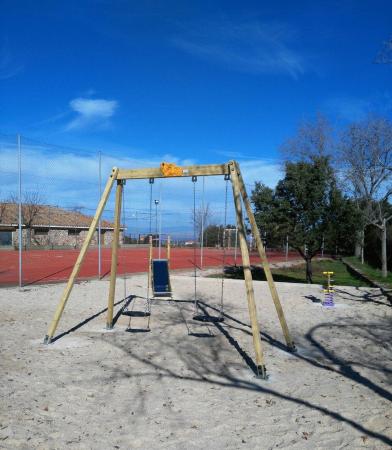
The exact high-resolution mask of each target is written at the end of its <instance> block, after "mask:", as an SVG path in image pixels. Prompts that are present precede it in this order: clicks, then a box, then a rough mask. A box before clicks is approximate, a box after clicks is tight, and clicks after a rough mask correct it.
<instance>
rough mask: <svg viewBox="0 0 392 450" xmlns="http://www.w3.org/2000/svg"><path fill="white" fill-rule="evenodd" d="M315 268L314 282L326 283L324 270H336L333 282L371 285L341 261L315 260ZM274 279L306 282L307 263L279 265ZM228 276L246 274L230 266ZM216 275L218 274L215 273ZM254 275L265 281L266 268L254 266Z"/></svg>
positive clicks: (313, 263) (239, 268) (274, 270)
mask: <svg viewBox="0 0 392 450" xmlns="http://www.w3.org/2000/svg"><path fill="white" fill-rule="evenodd" d="M312 268H313V283H314V284H323V283H325V279H326V278H325V276H324V275H323V272H327V271H328V272H334V275H333V280H334V282H333V284H335V285H337V286H355V287H362V286H366V287H367V286H369V284H368V283H367V282H366V281H364V280H362V279H361V278H360V277H357V276H355V274H352V273H350V272H349V271H348V269H347V266H346V265H345V264H343V263H342V262H341V261H335V260H320V261H319V260H314V261H313V262H312ZM271 270H272V275H273V277H274V280H275V281H277V282H279V281H280V282H289V283H306V274H305V263H301V264H296V265H295V266H291V267H279V268H276V269H271ZM225 272H226V273H225V276H226V278H232V279H243V278H244V274H243V270H242V267H230V268H227V269H226V271H225ZM214 276H216V275H214ZM252 276H253V279H254V280H261V281H265V280H266V278H265V274H264V270H263V269H262V268H261V267H252Z"/></svg>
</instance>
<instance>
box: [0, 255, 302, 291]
mask: <svg viewBox="0 0 392 450" xmlns="http://www.w3.org/2000/svg"><path fill="white" fill-rule="evenodd" d="M78 254H79V250H27V251H23V252H22V255H23V256H22V267H23V285H25V286H26V285H31V284H44V283H51V282H59V281H66V280H67V279H68V277H69V275H70V273H71V270H72V267H73V265H74V263H75V261H76V258H77V256H78ZM196 255H197V256H196V264H197V265H199V264H200V250H199V249H197V253H196ZM267 255H268V260H269V261H270V262H279V261H285V259H286V257H285V255H284V254H283V253H279V252H267ZM154 257H158V249H154ZM161 257H162V258H164V257H165V249H163V248H162V254H161ZM18 258H19V257H18V252H17V251H15V250H2V251H0V285H3V286H12V285H17V284H18V280H19V275H18V273H19V272H18ZM297 258H298V255H297V254H296V253H294V252H293V253H290V254H289V259H291V260H292V259H297ZM110 261H111V249H110V248H105V249H102V251H101V267H102V276H103V277H105V276H107V275H108V274H109V273H110ZM222 261H223V250H222V249H213V248H205V249H204V253H203V266H204V268H207V267H218V266H222ZM251 262H252V264H257V263H260V258H259V257H258V255H257V254H256V253H252V254H251ZM237 264H241V253H240V251H238V253H237ZM226 265H234V251H233V249H230V250H227V251H226ZM170 267H171V269H172V270H173V269H193V267H194V250H193V248H172V250H171V260H170ZM147 269H148V248H144V247H143V248H121V249H119V257H118V274H119V275H122V274H124V273H127V274H132V273H137V272H146V271H147ZM97 277H98V249H91V250H89V251H88V253H87V255H86V258H85V260H84V262H83V265H82V268H81V271H80V273H79V277H78V279H89V278H97Z"/></svg>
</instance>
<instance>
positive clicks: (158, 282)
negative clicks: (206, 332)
mask: <svg viewBox="0 0 392 450" xmlns="http://www.w3.org/2000/svg"><path fill="white" fill-rule="evenodd" d="M219 175H220V176H222V175H223V176H224V179H225V180H226V198H225V224H226V220H227V190H228V187H227V186H228V181H231V184H232V191H233V199H234V206H235V213H236V220H237V229H238V237H239V244H240V250H241V255H242V266H243V272H244V280H245V287H246V297H247V303H248V311H249V318H250V323H251V329H252V336H253V347H254V350H255V360H256V367H257V375H258V376H259V377H260V378H263V379H265V378H267V375H266V369H265V363H264V354H263V349H262V344H261V336H260V328H259V323H258V320H257V310H256V304H255V296H254V289H253V280H252V272H251V266H250V257H249V250H248V246H247V241H246V230H245V225H244V217H243V212H242V204H243V205H244V207H245V210H246V215H247V216H248V219H249V223H250V226H251V232H252V235H253V238H254V240H255V242H256V247H257V250H258V253H259V256H260V259H261V263H262V266H263V269H264V272H265V275H266V278H267V282H268V287H269V290H270V292H271V297H272V300H273V302H274V305H275V309H276V311H277V315H278V318H279V322H280V325H281V328H282V331H283V335H284V338H285V341H286V345H287V348H288V349H289V350H290V351H295V350H296V348H295V344H294V342H293V340H292V338H291V335H290V332H289V329H288V326H287V322H286V318H285V315H284V312H283V309H282V305H281V303H280V300H279V296H278V293H277V290H276V287H275V283H274V280H273V278H272V274H271V270H270V267H269V264H268V260H267V256H266V253H265V249H264V246H263V242H262V240H261V237H260V232H259V229H258V227H257V224H256V221H255V218H254V215H253V211H252V207H251V203H250V200H249V197H248V194H247V192H246V188H245V184H244V181H243V178H242V175H241V171H240V167H239V164H238V163H237V162H236V161H229V162H228V163H224V164H213V165H194V166H182V167H180V166H177V165H175V164H172V163H165V162H163V163H161V165H160V167H158V168H146V169H120V168H117V167H114V168H113V169H112V171H111V173H110V175H109V178H108V181H107V183H106V186H105V189H104V191H103V193H102V197H101V199H100V201H99V203H98V206H97V210H96V212H95V215H94V218H93V220H92V222H91V225H90V228H89V231H88V233H87V236H86V239H85V241H84V243H83V245H82V248H81V250H80V253H79V256H78V258H77V260H76V262H75V265H74V267H73V270H72V272H71V275H70V277H69V279H68V282H67V285H66V287H65V289H64V292H63V294H62V297H61V299H60V302H59V304H58V306H57V309H56V311H55V314H54V317H53V320H52V322H51V324H50V326H49V329H48V332H47V335H46V336H45V338H44V343H45V344H49V343H51V342H52V339H53V336H54V333H55V332H56V329H57V326H58V323H59V321H60V318H61V316H62V313H63V311H64V308H65V305H66V303H67V301H68V299H69V296H70V294H71V291H72V288H73V286H74V284H75V280H76V277H77V276H78V274H79V271H80V268H81V265H82V263H83V260H84V258H85V256H86V253H87V250H88V247H89V245H90V242H91V240H92V238H93V235H94V233H95V231H96V229H97V225H98V221H99V220H100V217H101V215H102V213H103V210H104V208H105V205H106V202H107V200H108V198H109V194H110V192H111V189H112V187H113V184H114V182H115V181H116V183H117V188H116V196H115V211H114V235H113V241H112V257H111V271H110V285H109V296H108V308H107V319H106V328H107V329H112V328H113V309H114V297H115V289H116V278H117V260H118V247H119V235H120V217H121V204H122V201H123V198H124V197H123V190H124V185H125V182H126V180H135V179H148V180H149V183H150V197H151V196H152V185H153V183H154V179H155V178H168V177H191V178H192V182H193V206H194V212H195V205H196V194H195V183H196V181H197V177H198V176H203V177H204V176H219ZM151 198H152V197H151ZM150 200H151V199H150ZM150 209H151V202H150ZM150 221H151V215H150ZM194 222H195V221H194ZM194 227H195V223H194ZM225 227H226V225H225ZM150 231H151V224H150ZM194 232H195V228H194ZM149 244H150V245H149V271H148V283H147V303H146V309H145V311H144V312H138V311H135V312H134V313H135V314H134V316H135V315H139V316H141V315H143V316H145V317H148V318H149V316H150V314H151V310H150V289H152V294H153V297H155V296H157V297H159V296H163V297H169V298H171V297H172V291H171V285H170V277H169V262H170V238H168V245H167V258H166V259H153V257H152V255H153V245H152V244H153V239H152V235H151V233H150V238H149ZM225 247H226V246H225V245H224V246H223V264H224V263H225ZM194 252H195V253H194V257H195V260H194V270H195V274H194V275H195V276H194V279H195V283H194V305H195V310H194V316H193V319H194V320H199V321H202V322H204V321H211V322H218V321H222V320H223V317H224V315H223V289H224V288H223V283H224V276H222V288H221V304H220V309H219V316H216V317H214V316H209V315H205V314H204V315H203V314H199V311H198V309H199V308H198V299H197V276H196V246H194ZM125 301H126V299H125ZM126 315H129V316H130V318H131V316H132V312H129V313H127V312H126ZM148 321H149V319H148ZM147 331H148V330H147Z"/></svg>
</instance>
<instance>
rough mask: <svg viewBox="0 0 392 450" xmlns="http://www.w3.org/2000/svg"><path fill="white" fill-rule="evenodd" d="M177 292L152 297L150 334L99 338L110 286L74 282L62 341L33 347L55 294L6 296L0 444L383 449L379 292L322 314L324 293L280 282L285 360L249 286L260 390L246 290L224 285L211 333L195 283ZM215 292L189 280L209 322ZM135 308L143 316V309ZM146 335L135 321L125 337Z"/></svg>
mask: <svg viewBox="0 0 392 450" xmlns="http://www.w3.org/2000/svg"><path fill="white" fill-rule="evenodd" d="M117 283H118V284H117V293H116V299H117V301H121V300H122V299H123V298H124V286H123V285H124V282H123V280H121V279H119V280H118V282H117ZM172 284H173V288H174V292H175V299H177V300H182V301H176V302H174V301H173V302H168V301H165V300H156V301H153V304H152V315H151V324H150V326H151V331H150V332H126V331H125V329H126V328H127V326H128V322H129V318H128V317H126V316H120V317H119V319H118V321H117V323H116V325H115V328H114V330H113V331H106V330H105V320H106V317H105V312H104V311H103V310H104V309H105V306H106V298H107V292H108V282H107V281H89V282H82V283H80V284H78V285H76V286H75V288H74V290H73V293H72V295H71V298H70V300H69V303H68V305H67V308H66V310H65V313H64V316H63V318H62V320H61V322H60V326H59V330H58V332H59V333H62V332H66V331H69V332H68V333H67V334H65V335H63V336H61V337H60V338H59V339H57V340H56V342H54V343H53V344H51V345H49V346H45V345H43V344H42V339H43V337H44V335H45V334H46V330H47V326H48V324H49V322H50V320H51V317H52V315H53V312H54V309H55V307H56V305H57V302H58V300H59V297H60V294H61V292H62V290H63V289H64V284H57V285H47V286H34V287H30V288H28V289H26V290H25V291H23V292H19V291H18V289H17V288H6V289H1V290H0V305H1V318H2V325H1V328H0V343H1V363H0V371H1V372H0V373H1V405H0V448H7V449H14V448H17V449H64V448H68V449H130V448H140V449H147V448H149V449H156V448H165V449H224V448H227V449H242V448H257V449H275V448H290V449H340V448H350V449H361V448H366V449H388V448H391V447H392V408H391V405H392V403H391V399H392V394H391V389H390V388H391V372H392V364H391V342H392V339H391V337H392V326H391V317H392V315H391V307H390V305H389V304H388V302H387V300H385V299H384V297H383V296H382V295H381V294H380V292H379V291H378V290H377V289H372V288H347V287H345V288H338V293H337V296H336V307H335V308H334V309H325V308H323V307H322V306H321V305H320V303H319V300H321V299H322V295H323V294H322V292H321V288H320V286H316V285H312V286H308V285H302V284H298V285H295V284H286V283H279V284H277V287H278V291H279V294H280V296H281V300H282V304H283V307H284V310H285V313H286V316H287V321H288V324H289V327H290V330H291V333H292V335H293V338H294V340H295V342H296V344H297V347H298V352H297V354H291V353H288V352H287V351H286V350H285V348H284V345H282V340H283V337H282V332H281V330H280V327H279V323H278V320H277V316H276V312H275V310H274V308H273V304H272V301H271V299H270V296H269V293H268V289H267V285H266V283H264V282H255V291H256V298H257V307H258V313H259V319H260V324H261V329H262V334H263V344H264V350H265V360H266V366H267V370H268V373H269V379H268V381H265V380H259V379H257V378H255V377H254V374H253V373H252V370H251V367H250V366H252V364H253V359H254V352H253V348H252V337H251V332H250V327H249V318H248V314H247V304H246V299H245V288H244V284H243V282H241V281H239V280H226V281H225V313H226V314H227V316H226V318H225V321H224V322H223V323H222V324H218V325H214V324H208V325H204V324H201V323H199V322H194V321H193V320H192V314H193V305H192V303H191V300H192V299H193V289H194V279H193V278H192V277H190V276H184V275H180V274H177V275H175V276H173V278H172ZM220 290H221V282H220V280H219V279H212V278H211V279H210V278H203V279H199V280H198V286H197V296H198V298H199V299H200V300H201V301H202V302H204V304H206V305H207V306H204V308H206V309H207V310H208V311H210V312H211V313H212V312H213V309H211V308H210V306H214V307H216V306H219V297H220ZM126 294H127V295H130V294H133V295H136V296H141V297H143V296H145V294H146V277H145V276H144V275H137V276H133V277H131V278H130V279H128V280H127V292H126ZM121 305H122V303H121V304H119V305H117V307H116V311H118V310H119V308H120V307H121ZM132 305H133V307H134V310H135V311H136V310H144V308H145V301H144V299H142V298H138V297H136V298H134V299H133V300H132V301H131V303H130V305H129V306H130V308H131V307H132ZM208 305H209V306H208ZM100 312H102V313H101V314H99V313H100ZM89 318H91V320H87V321H86V319H89ZM83 322H85V323H84V324H83V325H81V326H80V327H76V328H75V329H74V330H73V331H72V328H73V327H75V325H77V324H82V323H83ZM145 326H146V319H145V318H132V322H131V327H132V328H133V329H143V328H144V327H145Z"/></svg>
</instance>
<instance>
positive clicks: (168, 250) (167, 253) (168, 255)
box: [166, 236, 170, 267]
mask: <svg viewBox="0 0 392 450" xmlns="http://www.w3.org/2000/svg"><path fill="white" fill-rule="evenodd" d="M166 258H167V265H168V267H170V236H168V237H167V249H166Z"/></svg>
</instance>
